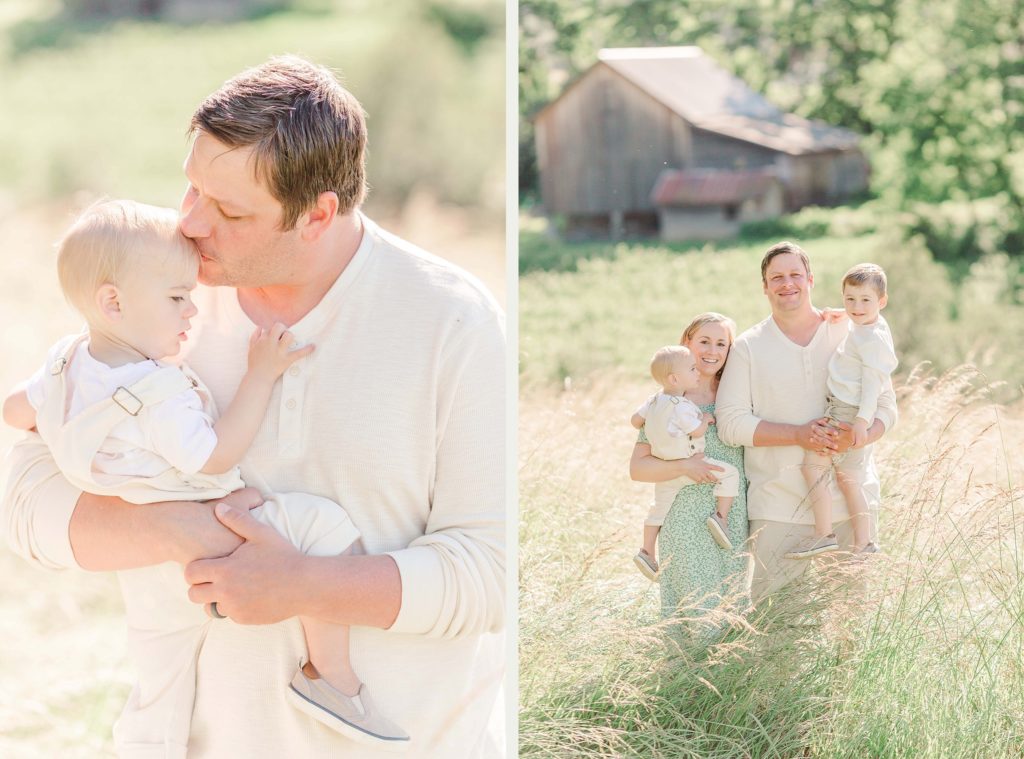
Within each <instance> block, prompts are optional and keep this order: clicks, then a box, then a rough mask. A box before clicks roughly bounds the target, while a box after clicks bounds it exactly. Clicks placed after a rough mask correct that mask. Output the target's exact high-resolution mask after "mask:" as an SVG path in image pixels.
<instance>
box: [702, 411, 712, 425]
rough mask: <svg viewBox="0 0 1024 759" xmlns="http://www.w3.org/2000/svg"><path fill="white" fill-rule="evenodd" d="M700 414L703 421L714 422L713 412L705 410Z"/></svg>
mask: <svg viewBox="0 0 1024 759" xmlns="http://www.w3.org/2000/svg"><path fill="white" fill-rule="evenodd" d="M701 416H702V418H703V419H704V421H705V422H707V423H708V424H714V423H715V416H714V414H709V413H708V412H707V411H705V412H704V413H703V414H702V415H701Z"/></svg>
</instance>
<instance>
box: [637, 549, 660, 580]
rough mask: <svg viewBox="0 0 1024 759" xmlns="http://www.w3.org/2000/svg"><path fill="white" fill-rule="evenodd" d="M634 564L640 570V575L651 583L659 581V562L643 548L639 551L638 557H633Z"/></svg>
mask: <svg viewBox="0 0 1024 759" xmlns="http://www.w3.org/2000/svg"><path fill="white" fill-rule="evenodd" d="M633 563H634V564H636V568H637V569H639V570H640V574H642V575H643V576H644V577H646V578H647V579H648V580H650V581H651V582H657V581H658V569H659V568H658V562H657V560H655V558H654V557H653V556H651V555H650V554H649V553H647V551H645V550H644V549H642V548H641V549H640V550H639V551H637V554H636V556H634V557H633Z"/></svg>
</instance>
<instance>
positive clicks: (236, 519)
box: [213, 502, 263, 540]
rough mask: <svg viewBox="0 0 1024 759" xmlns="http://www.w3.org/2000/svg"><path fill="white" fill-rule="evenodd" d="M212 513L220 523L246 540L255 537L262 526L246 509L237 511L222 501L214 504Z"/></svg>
mask: <svg viewBox="0 0 1024 759" xmlns="http://www.w3.org/2000/svg"><path fill="white" fill-rule="evenodd" d="M213 513H214V514H216V515H217V519H219V520H220V522H221V524H223V525H224V526H225V527H227V528H228V529H229V530H231V531H232V532H234V533H235V534H237V535H239V536H241V537H243V538H245V539H246V540H252V539H253V538H255V537H256V536H257V535H258V534H259V533H260V528H262V527H263V525H262V524H260V523H259V522H257V521H256V519H255V518H253V516H252V515H251V514H249V512H248V511H239V510H238V509H236V508H233V507H232V506H228V504H226V503H224V502H221V503H218V504H217V505H216V506H214V507H213Z"/></svg>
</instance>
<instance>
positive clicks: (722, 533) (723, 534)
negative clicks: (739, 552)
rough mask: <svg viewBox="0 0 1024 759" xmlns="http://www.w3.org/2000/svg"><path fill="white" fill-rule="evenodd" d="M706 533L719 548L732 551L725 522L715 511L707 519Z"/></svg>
mask: <svg viewBox="0 0 1024 759" xmlns="http://www.w3.org/2000/svg"><path fill="white" fill-rule="evenodd" d="M707 526H708V532H710V533H711V537H712V538H714V539H715V542H716V543H718V547H719V548H726V549H728V550H730V551H731V550H732V541H731V540H729V533H728V532H727V530H728V525H727V524H726V523H725V520H724V519H722V517H720V516H719V515H718V512H717V511H716V512H715V513H714V514H712V515H711V516H709V517H708V519H707Z"/></svg>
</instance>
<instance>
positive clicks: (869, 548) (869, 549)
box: [857, 540, 882, 556]
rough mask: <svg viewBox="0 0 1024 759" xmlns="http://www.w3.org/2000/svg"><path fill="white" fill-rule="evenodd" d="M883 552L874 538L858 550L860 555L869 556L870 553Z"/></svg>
mask: <svg viewBox="0 0 1024 759" xmlns="http://www.w3.org/2000/svg"><path fill="white" fill-rule="evenodd" d="M881 552H882V549H881V548H879V547H878V543H876V542H874V541H873V540H871V541H868V543H867V544H866V545H865V546H864V547H863V548H861V549H860V550H859V551H857V555H858V556H868V555H870V554H873V553H881Z"/></svg>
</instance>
